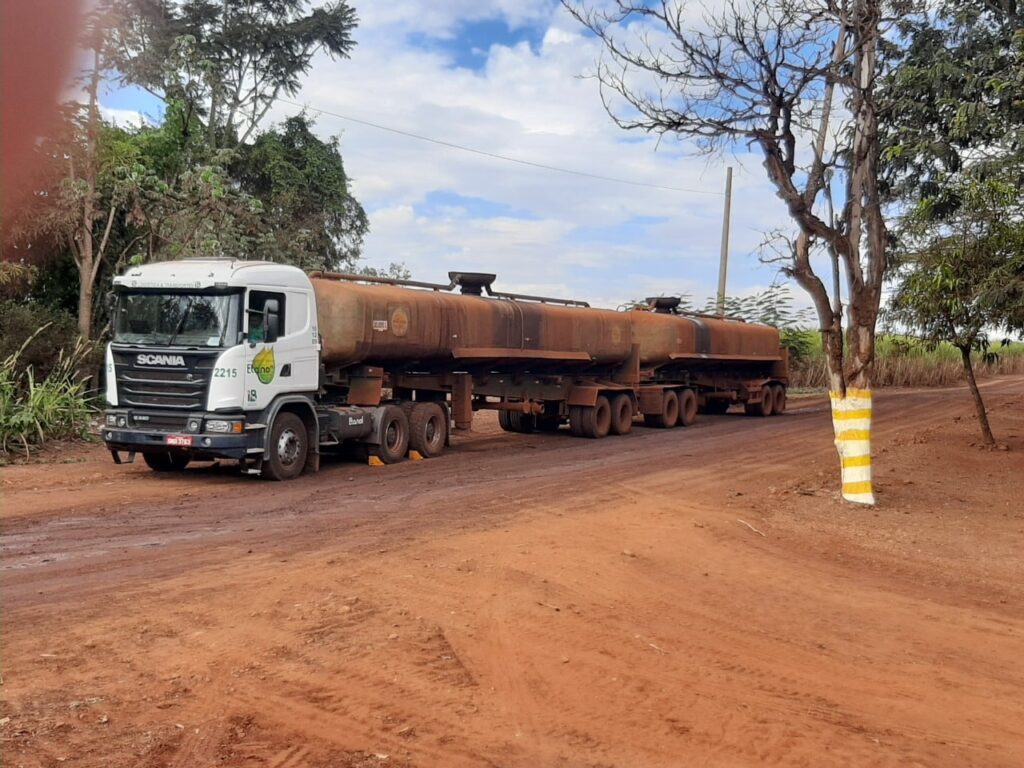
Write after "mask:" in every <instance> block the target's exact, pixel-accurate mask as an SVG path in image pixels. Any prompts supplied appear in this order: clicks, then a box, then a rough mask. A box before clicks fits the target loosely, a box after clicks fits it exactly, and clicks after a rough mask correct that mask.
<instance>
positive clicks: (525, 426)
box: [498, 411, 537, 434]
mask: <svg viewBox="0 0 1024 768" xmlns="http://www.w3.org/2000/svg"><path fill="white" fill-rule="evenodd" d="M498 425H499V426H500V427H501V428H502V429H503V430H505V431H506V432H519V433H522V434H529V433H530V432H534V431H536V429H537V419H536V417H535V416H534V415H533V414H532V413H523V412H522V411H498Z"/></svg>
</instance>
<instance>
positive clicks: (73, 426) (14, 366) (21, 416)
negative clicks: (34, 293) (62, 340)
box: [0, 325, 94, 456]
mask: <svg viewBox="0 0 1024 768" xmlns="http://www.w3.org/2000/svg"><path fill="white" fill-rule="evenodd" d="M48 328H49V326H48V325H44V326H42V327H41V328H39V329H38V331H37V333H36V334H34V335H33V336H30V337H29V338H28V339H27V340H26V341H25V342H24V343H23V344H22V347H21V349H19V350H17V351H16V352H14V353H13V354H11V355H8V356H7V357H6V358H5V359H4V360H3V362H2V363H0V453H7V452H9V451H12V450H23V451H24V452H25V454H26V456H27V455H28V454H29V453H30V451H31V449H32V448H34V447H36V446H39V445H41V444H42V443H44V442H45V441H47V440H51V439H58V438H68V437H85V436H87V435H88V428H89V417H90V415H91V414H92V412H93V410H94V408H93V405H92V402H91V398H90V397H89V396H88V393H87V392H86V388H85V377H84V376H83V375H82V374H81V373H80V370H81V367H82V365H83V363H84V362H85V361H86V359H87V358H88V357H89V354H90V352H91V345H90V344H89V343H88V342H86V341H84V340H82V339H79V340H78V341H76V342H75V344H74V346H73V347H71V348H70V351H67V352H66V351H65V350H63V349H62V350H60V351H59V352H58V353H57V357H56V359H55V360H54V361H53V364H52V365H51V366H50V369H49V371H48V372H47V374H46V376H45V377H43V378H37V377H36V375H35V373H34V371H33V369H32V368H31V367H24V366H22V365H21V362H20V354H21V353H22V352H23V351H24V350H25V349H27V348H28V347H29V346H30V345H31V343H32V342H33V341H35V340H36V339H37V338H38V337H39V336H42V335H43V334H44V333H45V332H46V331H47V330H48Z"/></svg>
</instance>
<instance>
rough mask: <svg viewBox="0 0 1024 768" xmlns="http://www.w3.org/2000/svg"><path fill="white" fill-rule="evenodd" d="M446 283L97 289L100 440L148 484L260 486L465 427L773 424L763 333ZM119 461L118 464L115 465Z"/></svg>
mask: <svg viewBox="0 0 1024 768" xmlns="http://www.w3.org/2000/svg"><path fill="white" fill-rule="evenodd" d="M449 278H450V283H449V284H447V285H440V284H431V283H420V282H413V281H398V280H388V279H382V278H370V277H365V276H358V275H344V274H329V273H312V274H310V275H306V274H305V273H303V272H302V271H301V270H299V269H296V268H295V267H290V266H285V265H281V264H272V263H267V262H249V261H236V260H232V259H210V260H188V261H178V262H159V263H154V264H146V265H141V266H138V267H131V268H129V270H128V271H127V272H126V273H125V274H124V275H121V276H118V277H116V278H115V279H114V294H115V296H114V298H115V299H116V306H115V308H114V311H113V328H114V333H113V339H112V341H111V343H110V345H109V346H108V347H107V353H106V366H105V368H106V374H107V376H106V398H107V401H108V403H109V405H110V408H109V409H108V410H107V412H106V415H105V429H104V432H103V436H104V440H105V441H106V443H107V446H108V447H109V448H110V451H111V454H112V456H113V457H114V460H115V461H116V462H118V463H121V462H122V461H129V462H130V461H132V460H133V459H134V458H135V455H136V454H137V453H142V456H143V458H144V460H145V461H146V463H147V464H149V466H150V467H152V468H153V469H155V470H158V471H172V470H180V469H182V468H184V467H185V466H186V465H187V464H188V463H189V462H190V461H192V460H194V459H214V458H229V459H237V460H238V462H239V464H240V466H241V468H242V470H243V471H244V472H246V473H249V474H257V475H262V476H265V477H270V478H272V479H277V480H287V479H290V478H293V477H297V476H298V475H299V474H301V473H302V472H303V471H307V470H308V471H313V470H316V469H317V468H318V467H319V458H320V455H321V453H322V452H323V451H325V450H329V449H331V448H333V447H336V446H341V445H343V444H350V443H358V444H361V445H362V446H365V448H366V450H367V451H368V453H369V454H370V456H371V459H372V458H376V459H377V460H379V461H381V462H383V463H392V462H396V461H400V460H402V459H404V458H405V457H406V456H407V455H410V454H412V453H413V452H415V453H416V454H418V455H420V456H422V457H425V458H429V457H431V456H436V455H438V454H440V453H441V452H443V451H444V449H445V447H446V446H447V445H448V438H449V431H450V428H451V427H452V426H453V425H454V427H455V428H456V429H465V428H468V427H469V426H470V425H471V422H472V419H473V412H474V411H477V410H481V409H491V410H496V411H498V416H499V421H500V423H501V426H502V427H503V428H505V429H506V430H509V431H515V432H532V431H555V430H558V429H561V428H562V427H563V426H565V425H568V428H569V430H570V431H571V432H572V433H573V434H574V435H578V436H581V437H590V438H602V437H605V436H606V435H609V434H619V435H621V434H624V433H626V432H629V431H630V430H631V429H632V427H633V424H634V421H635V420H637V419H638V418H642V419H643V422H644V424H646V425H648V426H651V427H659V428H662V429H668V428H671V427H676V426H686V425H688V424H691V423H693V420H694V419H695V418H696V416H697V414H698V413H699V412H701V411H703V412H705V413H724V412H725V410H726V409H728V408H729V406H730V405H733V404H737V405H742V406H743V408H744V409H745V410H746V411H747V413H750V414H756V415H761V416H768V415H771V414H773V413H781V412H782V411H783V409H784V408H785V403H786V384H787V375H786V355H785V353H784V351H783V350H782V349H781V348H780V346H779V335H778V332H777V331H776V330H775V329H773V328H769V327H766V326H762V325H755V324H751V323H744V322H742V321H739V320H730V319H724V318H718V317H709V316H704V315H691V314H685V313H681V312H679V311H678V300H672V299H666V298H658V299H651V300H650V302H649V306H648V307H646V308H643V309H638V310H632V311H627V312H618V311H611V310H602V309H592V308H591V307H589V306H587V305H586V304H585V303H583V302H576V301H565V300H557V299H547V298H543V297H538V296H523V295H515V294H508V293H499V292H497V291H494V290H493V288H492V283H493V281H494V275H486V274H479V273H466V272H462V273H450V274H449ZM125 452H127V454H128V455H127V457H124V458H122V454H123V453H125Z"/></svg>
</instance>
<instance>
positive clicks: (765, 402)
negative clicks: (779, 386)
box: [743, 384, 775, 416]
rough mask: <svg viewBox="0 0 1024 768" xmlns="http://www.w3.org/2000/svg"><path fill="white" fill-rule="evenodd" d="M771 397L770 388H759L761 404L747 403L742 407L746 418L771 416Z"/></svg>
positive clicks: (773, 403)
mask: <svg viewBox="0 0 1024 768" xmlns="http://www.w3.org/2000/svg"><path fill="white" fill-rule="evenodd" d="M773 395H774V393H773V392H772V388H771V386H770V385H768V384H765V385H764V386H763V387H761V402H759V403H747V404H746V405H744V406H743V410H744V411H745V412H746V414H747V416H771V415H772V412H773V409H774V405H775V398H774V397H773Z"/></svg>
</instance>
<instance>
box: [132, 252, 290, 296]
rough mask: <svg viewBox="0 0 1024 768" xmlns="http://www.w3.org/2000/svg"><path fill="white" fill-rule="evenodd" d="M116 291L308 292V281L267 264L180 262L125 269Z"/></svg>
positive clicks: (158, 262)
mask: <svg viewBox="0 0 1024 768" xmlns="http://www.w3.org/2000/svg"><path fill="white" fill-rule="evenodd" d="M114 285H115V286H116V287H119V288H128V289H131V288H173V289H177V290H182V289H190V288H191V289H199V290H201V289H204V288H245V287H249V286H272V287H276V288H307V289H308V288H309V287H310V283H309V278H308V277H306V273H305V272H303V271H302V270H301V269H299V268H298V267H292V266H289V265H287V264H276V263H274V262H271V261H242V260H239V259H226V258H225V259H183V260H181V261H157V262H153V263H151V264H142V265H140V266H137V267H129V268H128V269H127V270H126V271H125V273H124V274H123V275H118V276H117V277H115V278H114Z"/></svg>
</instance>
